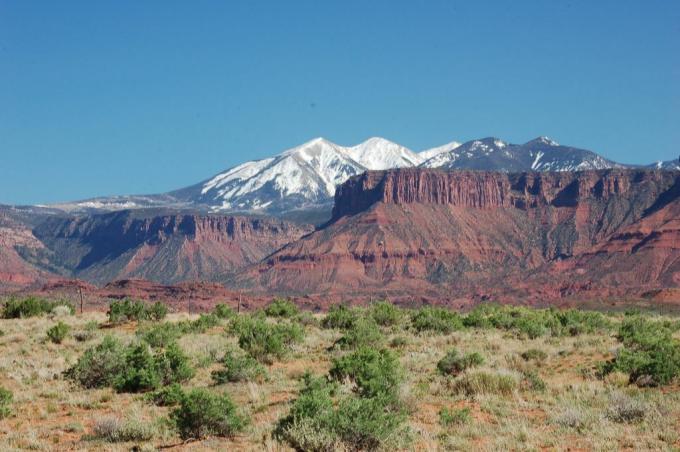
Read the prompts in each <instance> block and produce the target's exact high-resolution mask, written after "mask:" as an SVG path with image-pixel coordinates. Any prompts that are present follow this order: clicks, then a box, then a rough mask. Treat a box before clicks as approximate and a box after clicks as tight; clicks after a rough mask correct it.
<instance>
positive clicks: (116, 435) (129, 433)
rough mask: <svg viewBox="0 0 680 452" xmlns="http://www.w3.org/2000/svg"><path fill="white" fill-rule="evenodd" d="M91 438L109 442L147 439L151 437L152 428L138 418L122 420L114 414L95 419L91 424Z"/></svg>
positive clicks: (152, 433)
mask: <svg viewBox="0 0 680 452" xmlns="http://www.w3.org/2000/svg"><path fill="white" fill-rule="evenodd" d="M92 433H93V435H92V437H93V439H99V440H102V441H108V442H110V443H118V442H121V443H122V442H128V441H148V440H150V439H152V438H153V435H154V430H153V428H152V427H151V426H150V425H148V424H145V423H142V422H140V421H139V419H127V420H122V419H120V418H118V417H115V416H108V417H105V418H101V419H97V420H96V421H95V423H94V425H93V426H92Z"/></svg>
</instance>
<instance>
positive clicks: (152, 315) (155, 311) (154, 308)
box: [146, 301, 168, 322]
mask: <svg viewBox="0 0 680 452" xmlns="http://www.w3.org/2000/svg"><path fill="white" fill-rule="evenodd" d="M167 315H168V307H167V306H165V304H163V303H161V302H160V301H157V302H155V303H154V304H152V305H151V306H149V307H147V308H146V318H147V319H148V320H153V321H156V322H159V321H161V320H163V319H164V318H165V317H166V316H167Z"/></svg>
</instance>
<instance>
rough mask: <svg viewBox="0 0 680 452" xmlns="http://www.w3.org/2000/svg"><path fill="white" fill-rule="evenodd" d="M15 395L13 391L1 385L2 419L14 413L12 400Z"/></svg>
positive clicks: (0, 410) (0, 417) (0, 404)
mask: <svg viewBox="0 0 680 452" xmlns="http://www.w3.org/2000/svg"><path fill="white" fill-rule="evenodd" d="M13 399H14V395H13V394H12V392H11V391H9V390H7V389H5V388H3V387H2V386H0V419H4V418H6V417H9V415H10V414H12V400H13Z"/></svg>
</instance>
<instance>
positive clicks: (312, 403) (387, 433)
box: [274, 374, 407, 451]
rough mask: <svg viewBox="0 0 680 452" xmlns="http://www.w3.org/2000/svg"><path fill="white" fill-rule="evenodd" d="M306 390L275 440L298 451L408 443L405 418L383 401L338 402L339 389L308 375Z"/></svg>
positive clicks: (350, 399) (281, 423)
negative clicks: (406, 441) (282, 441)
mask: <svg viewBox="0 0 680 452" xmlns="http://www.w3.org/2000/svg"><path fill="white" fill-rule="evenodd" d="M303 380H304V387H303V388H302V390H301V391H300V395H299V396H298V398H297V399H296V400H295V401H294V402H293V404H292V406H291V409H290V412H289V414H288V415H287V416H286V417H284V418H282V419H280V420H279V422H278V423H277V426H276V429H275V430H274V436H275V437H276V438H278V439H281V440H284V441H286V442H287V443H288V444H289V445H290V446H291V447H293V448H295V449H297V450H317V451H321V450H376V449H385V448H390V447H392V448H399V447H400V446H402V445H403V444H402V443H403V442H404V441H405V440H406V438H407V435H406V431H405V428H404V421H405V420H406V415H405V414H404V413H403V411H401V410H395V409H394V408H393V407H391V405H390V404H389V403H386V402H385V399H384V398H382V397H377V398H357V397H353V396H347V397H345V398H342V399H340V400H337V401H336V400H335V396H336V392H337V391H336V388H337V387H336V385H335V384H334V383H333V382H329V381H328V380H327V379H326V378H323V377H318V378H315V377H312V376H311V375H310V374H306V375H305V376H304V378H303Z"/></svg>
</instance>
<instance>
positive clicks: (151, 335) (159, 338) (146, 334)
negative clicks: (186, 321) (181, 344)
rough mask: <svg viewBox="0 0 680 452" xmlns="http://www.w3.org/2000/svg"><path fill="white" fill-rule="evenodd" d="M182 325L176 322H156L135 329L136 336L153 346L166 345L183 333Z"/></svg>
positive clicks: (160, 346)
mask: <svg viewBox="0 0 680 452" xmlns="http://www.w3.org/2000/svg"><path fill="white" fill-rule="evenodd" d="M183 333H184V332H183V330H182V326H181V325H179V324H176V323H167V322H165V323H158V324H154V325H152V326H150V327H146V328H143V329H141V330H138V331H137V336H138V337H139V338H140V339H141V340H143V341H144V342H146V343H147V344H149V345H150V346H152V347H154V348H162V347H167V346H168V345H170V344H172V343H173V342H175V341H177V339H179V338H180V337H181V336H182V335H183Z"/></svg>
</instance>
